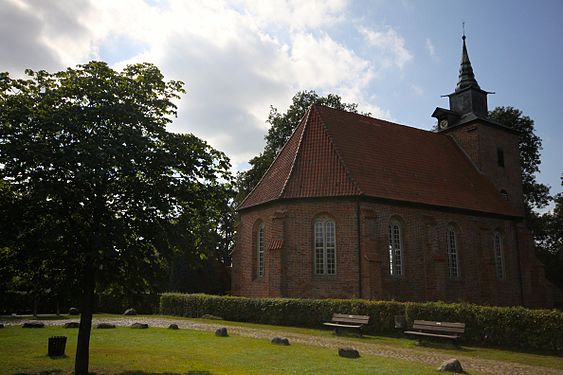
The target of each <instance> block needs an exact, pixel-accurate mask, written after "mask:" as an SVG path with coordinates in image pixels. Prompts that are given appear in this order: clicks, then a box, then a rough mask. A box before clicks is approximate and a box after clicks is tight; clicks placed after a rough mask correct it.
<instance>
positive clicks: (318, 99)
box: [236, 90, 358, 202]
mask: <svg viewBox="0 0 563 375" xmlns="http://www.w3.org/2000/svg"><path fill="white" fill-rule="evenodd" d="M313 104H320V105H325V106H327V107H332V108H336V109H341V110H344V111H349V112H355V113H357V112H358V105H357V104H356V103H345V102H343V101H342V98H341V97H340V96H338V95H335V94H328V95H327V96H319V95H318V94H317V93H316V92H315V91H313V90H310V91H299V92H298V93H297V94H295V95H294V96H293V99H292V103H291V105H290V106H289V108H288V109H287V111H286V112H285V113H280V112H279V111H278V109H277V108H274V107H272V106H270V114H269V116H268V120H266V123H268V124H270V128H269V129H268V134H266V136H265V137H264V138H265V140H266V146H265V147H264V151H262V152H261V153H260V154H259V155H257V156H255V157H254V158H252V159H251V160H250V161H249V164H250V169H249V170H247V171H244V172H240V173H239V174H238V176H237V189H238V192H237V199H236V200H237V202H241V201H242V200H243V199H244V197H245V196H246V195H247V194H248V193H250V191H251V190H252V189H253V188H254V186H256V184H258V182H259V181H260V179H261V178H262V176H263V175H264V173H266V170H267V169H268V167H269V166H270V164H272V162H273V161H274V159H275V157H276V155H277V153H278V152H279V151H280V150H281V148H282V147H283V145H284V144H285V143H286V142H287V140H288V139H289V137H290V136H291V134H292V133H293V131H294V130H295V128H296V127H297V125H299V121H300V120H301V118H302V117H303V116H304V115H305V113H306V112H307V110H308V109H309V107H310V106H311V105H313Z"/></svg>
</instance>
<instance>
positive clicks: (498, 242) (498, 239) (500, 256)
mask: <svg viewBox="0 0 563 375" xmlns="http://www.w3.org/2000/svg"><path fill="white" fill-rule="evenodd" d="M493 242H494V245H493V246H494V250H495V270H496V274H497V279H499V280H504V250H503V244H502V236H501V234H500V233H499V232H495V233H494V234H493Z"/></svg>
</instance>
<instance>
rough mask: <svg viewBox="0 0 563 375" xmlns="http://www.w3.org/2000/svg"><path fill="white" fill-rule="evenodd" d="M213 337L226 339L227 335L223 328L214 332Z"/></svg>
mask: <svg viewBox="0 0 563 375" xmlns="http://www.w3.org/2000/svg"><path fill="white" fill-rule="evenodd" d="M215 336H218V337H228V336H229V334H228V333H227V328H225V327H223V328H219V329H218V330H217V331H215Z"/></svg>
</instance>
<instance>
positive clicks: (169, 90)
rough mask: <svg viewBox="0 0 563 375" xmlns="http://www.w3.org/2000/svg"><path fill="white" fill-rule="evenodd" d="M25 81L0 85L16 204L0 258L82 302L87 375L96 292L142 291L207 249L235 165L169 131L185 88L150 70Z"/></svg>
mask: <svg viewBox="0 0 563 375" xmlns="http://www.w3.org/2000/svg"><path fill="white" fill-rule="evenodd" d="M26 74H27V75H28V78H26V79H12V78H11V77H10V76H9V74H8V73H1V74H0V126H1V128H0V181H3V182H5V183H6V184H8V185H9V189H10V192H11V194H10V198H9V199H7V200H5V201H6V204H5V205H4V206H3V208H2V211H3V213H4V214H5V215H8V216H9V218H10V222H9V223H6V222H5V221H4V223H3V225H2V226H1V228H2V230H3V233H1V234H0V241H2V242H3V243H0V248H9V249H10V250H11V251H12V252H13V254H15V255H14V256H15V257H17V258H19V259H24V258H25V259H29V260H33V262H34V264H46V268H45V270H44V272H45V273H48V274H53V273H54V271H55V270H56V271H57V272H59V273H60V272H62V273H63V274H64V275H65V278H66V280H67V281H68V282H72V285H73V286H74V287H75V288H77V289H78V290H79V292H80V296H81V297H80V300H81V318H80V329H79V334H78V344H77V351H76V362H75V373H76V374H87V373H88V365H89V363H88V362H89V356H88V353H89V341H90V331H91V324H92V309H93V299H94V293H95V289H96V288H100V289H103V288H106V287H108V286H110V285H114V284H119V285H126V286H127V288H129V289H131V290H139V291H145V290H147V289H149V288H150V287H151V280H152V279H153V278H155V277H157V276H158V275H159V274H160V273H161V272H162V270H163V268H164V266H165V265H166V262H165V260H166V259H168V258H169V257H171V256H172V255H173V254H174V253H175V252H177V251H179V250H181V249H182V247H183V246H184V241H185V240H186V239H189V240H190V241H196V242H197V243H198V244H200V243H202V242H203V239H204V238H202V237H203V234H204V233H206V229H207V228H206V227H205V225H206V224H205V223H207V222H208V221H207V217H208V214H209V215H214V213H215V212H217V211H218V210H220V208H218V207H220V206H221V205H222V204H223V203H222V201H221V199H223V197H224V194H225V181H229V179H230V176H229V172H228V169H229V162H228V159H227V158H226V157H225V156H224V155H223V154H222V153H220V152H218V151H216V150H214V149H212V148H211V147H209V146H208V145H207V144H206V143H205V142H204V141H202V140H200V139H198V138H197V137H195V136H193V135H191V134H175V133H170V132H168V131H166V125H167V124H168V123H170V122H171V121H172V120H171V118H172V117H173V116H175V115H176V106H175V105H174V100H176V99H178V98H179V94H180V93H182V92H183V88H182V86H183V84H182V83H181V82H179V81H165V80H164V78H163V76H162V74H161V73H160V71H159V69H158V68H157V67H155V66H153V65H151V64H134V65H129V66H127V67H126V68H124V69H123V71H121V72H117V71H115V70H113V69H111V68H110V67H108V65H107V64H105V63H103V62H90V63H88V64H85V65H79V66H78V67H76V68H69V69H67V70H65V71H61V72H57V73H52V74H51V73H48V72H45V71H37V72H34V71H30V70H28V71H26ZM202 223H204V224H202ZM191 249H192V251H194V252H197V251H203V247H202V246H193V247H192V248H191Z"/></svg>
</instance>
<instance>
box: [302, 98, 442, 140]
mask: <svg viewBox="0 0 563 375" xmlns="http://www.w3.org/2000/svg"><path fill="white" fill-rule="evenodd" d="M313 106H315V107H323V108H328V109H330V110H333V111H338V112H343V113H349V114H351V115H354V116H361V117H365V118H366V119H369V120H375V121H379V122H382V123H385V124H389V125H394V126H402V127H404V128H408V129H411V130H416V131H420V132H423V133H428V134H436V133H435V132H434V131H432V130H427V129H421V128H416V127H414V126H410V125H406V124H400V123H398V122H393V121H389V120H385V119H381V118H378V117H371V116H368V115H365V114H363V113H358V112H350V111H346V110H344V109H340V108H334V107H329V106H326V105H322V104H313ZM370 125H371V124H370Z"/></svg>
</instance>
